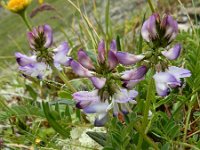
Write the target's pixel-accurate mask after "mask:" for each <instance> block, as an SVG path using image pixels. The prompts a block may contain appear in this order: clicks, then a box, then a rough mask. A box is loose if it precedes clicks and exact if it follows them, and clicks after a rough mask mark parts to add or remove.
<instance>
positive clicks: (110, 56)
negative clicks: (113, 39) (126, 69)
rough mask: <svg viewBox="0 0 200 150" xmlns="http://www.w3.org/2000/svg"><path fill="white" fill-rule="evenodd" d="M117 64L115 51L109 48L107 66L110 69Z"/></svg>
mask: <svg viewBox="0 0 200 150" xmlns="http://www.w3.org/2000/svg"><path fill="white" fill-rule="evenodd" d="M117 65H118V59H117V57H116V55H115V53H114V52H113V51H112V50H110V51H109V52H108V66H109V69H110V70H112V69H114V68H115V67H116V66H117Z"/></svg>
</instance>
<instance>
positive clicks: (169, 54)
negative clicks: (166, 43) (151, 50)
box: [161, 44, 181, 60]
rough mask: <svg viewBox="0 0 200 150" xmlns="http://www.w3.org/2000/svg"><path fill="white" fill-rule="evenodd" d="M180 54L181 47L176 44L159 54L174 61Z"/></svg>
mask: <svg viewBox="0 0 200 150" xmlns="http://www.w3.org/2000/svg"><path fill="white" fill-rule="evenodd" d="M180 52H181V45H180V44H176V45H175V46H174V47H173V48H171V49H169V50H165V51H162V52H161V53H162V54H163V55H164V56H165V57H166V58H168V59H169V60H175V59H177V58H178V56H179V55H180Z"/></svg>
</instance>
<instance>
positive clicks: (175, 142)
mask: <svg viewBox="0 0 200 150" xmlns="http://www.w3.org/2000/svg"><path fill="white" fill-rule="evenodd" d="M172 143H174V144H176V145H182V146H185V147H189V148H192V149H195V150H200V149H199V148H198V147H196V146H195V145H191V144H188V143H184V142H178V141H172Z"/></svg>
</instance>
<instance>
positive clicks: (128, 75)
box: [121, 66, 147, 80]
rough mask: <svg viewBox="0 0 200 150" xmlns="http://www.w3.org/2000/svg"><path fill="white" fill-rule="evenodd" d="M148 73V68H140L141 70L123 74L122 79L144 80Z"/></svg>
mask: <svg viewBox="0 0 200 150" xmlns="http://www.w3.org/2000/svg"><path fill="white" fill-rule="evenodd" d="M146 72H147V67H146V66H140V67H139V68H136V69H132V70H128V71H125V72H123V73H122V74H123V75H122V77H121V78H122V79H123V80H137V79H141V78H143V77H144V75H145V74H146Z"/></svg>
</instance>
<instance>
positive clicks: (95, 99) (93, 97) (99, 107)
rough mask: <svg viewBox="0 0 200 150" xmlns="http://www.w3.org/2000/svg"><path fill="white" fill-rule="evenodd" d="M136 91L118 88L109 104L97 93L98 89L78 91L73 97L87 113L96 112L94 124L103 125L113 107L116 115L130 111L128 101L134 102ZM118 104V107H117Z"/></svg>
mask: <svg viewBox="0 0 200 150" xmlns="http://www.w3.org/2000/svg"><path fill="white" fill-rule="evenodd" d="M137 95H138V92H137V91H135V90H130V91H128V90H127V89H120V90H118V91H117V92H116V93H115V94H114V95H113V96H112V97H111V99H112V102H111V104H109V103H108V101H107V100H105V101H104V102H103V101H102V100H101V98H100V96H99V95H98V90H94V91H91V92H88V91H80V92H76V93H74V94H73V99H74V100H75V101H76V106H77V107H78V108H80V109H83V111H84V112H85V113H87V114H90V113H96V114H97V117H96V119H95V122H94V124H95V126H103V125H104V124H105V123H106V121H107V119H108V111H109V110H110V109H111V108H113V114H114V116H118V114H119V113H121V112H122V113H124V114H127V113H129V112H130V108H129V105H128V102H129V103H131V104H136V103H137V102H136V101H135V100H134V99H135V98H136V96H137ZM119 105H120V108H119Z"/></svg>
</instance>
